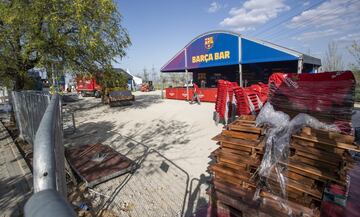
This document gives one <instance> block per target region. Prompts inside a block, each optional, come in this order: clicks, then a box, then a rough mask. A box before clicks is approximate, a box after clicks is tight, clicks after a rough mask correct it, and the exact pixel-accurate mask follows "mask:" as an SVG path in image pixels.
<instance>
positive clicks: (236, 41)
mask: <svg viewBox="0 0 360 217" xmlns="http://www.w3.org/2000/svg"><path fill="white" fill-rule="evenodd" d="M320 65H321V60H320V59H318V58H315V57H311V56H309V55H306V54H303V53H300V52H298V51H295V50H292V49H289V48H285V47H282V46H279V45H276V44H272V43H270V42H266V41H262V40H258V39H254V38H249V37H246V36H243V35H241V34H238V33H234V32H229V31H212V32H207V33H204V34H202V35H199V36H198V37H196V38H195V39H193V40H192V41H191V42H190V43H189V44H187V45H186V46H185V47H184V48H183V49H181V50H180V51H179V52H178V53H177V54H176V55H175V56H174V57H173V58H172V59H170V61H168V62H167V63H166V64H165V65H164V66H163V67H162V68H161V72H188V71H191V72H193V73H195V74H194V81H197V79H196V77H197V75H198V74H199V73H200V74H201V73H209V74H211V73H213V74H215V75H211V76H208V77H212V78H213V79H214V76H215V77H216V76H217V75H218V74H219V73H222V75H219V76H217V78H221V76H227V78H228V79H229V80H235V79H236V80H237V81H238V82H239V83H240V84H241V85H242V84H243V80H249V81H253V83H254V82H256V81H262V79H263V80H266V79H267V77H268V76H269V75H270V74H271V73H273V72H278V71H279V72H287V73H290V72H293V73H304V72H306V73H310V72H314V71H315V70H316V69H317V68H318V67H319V66H320ZM236 72H237V73H236ZM236 74H237V75H236ZM253 77H254V78H253ZM217 78H215V79H217ZM260 78H262V79H260ZM210 82H211V81H210Z"/></svg>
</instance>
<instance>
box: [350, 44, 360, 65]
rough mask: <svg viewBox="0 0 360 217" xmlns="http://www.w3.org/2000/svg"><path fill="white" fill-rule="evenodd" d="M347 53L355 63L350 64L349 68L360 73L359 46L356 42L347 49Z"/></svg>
mask: <svg viewBox="0 0 360 217" xmlns="http://www.w3.org/2000/svg"><path fill="white" fill-rule="evenodd" d="M348 51H349V53H350V54H351V55H352V56H353V57H354V59H355V63H354V64H351V68H352V69H353V70H354V71H356V72H359V71H360V44H359V43H358V42H357V41H353V43H352V44H351V46H350V47H348Z"/></svg>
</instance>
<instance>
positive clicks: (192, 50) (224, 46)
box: [186, 33, 239, 69]
mask: <svg viewBox="0 0 360 217" xmlns="http://www.w3.org/2000/svg"><path fill="white" fill-rule="evenodd" d="M186 53H187V55H186V56H187V68H188V69H193V68H205V67H214V66H223V65H235V64H239V37H238V36H236V35H231V34H226V33H212V34H207V35H204V36H202V37H200V38H198V39H196V40H195V41H193V42H192V43H191V44H190V45H188V47H187V48H186Z"/></svg>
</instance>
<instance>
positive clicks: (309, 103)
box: [269, 71, 356, 133]
mask: <svg viewBox="0 0 360 217" xmlns="http://www.w3.org/2000/svg"><path fill="white" fill-rule="evenodd" d="M355 85H356V82H355V78H354V75H353V73H352V72H351V71H336V72H322V73H317V74H282V73H275V74H272V75H271V76H270V78H269V87H270V92H269V101H270V103H271V104H272V105H273V106H274V108H275V109H276V110H280V111H283V112H285V113H287V114H289V115H290V116H291V117H294V116H295V115H297V114H299V113H307V114H309V115H311V116H313V117H315V118H317V119H318V120H320V121H322V122H325V123H329V124H336V125H337V127H338V128H339V129H340V130H341V131H342V132H347V133H349V132H350V131H351V116H352V109H353V106H354V100H355V98H354V97H355Z"/></svg>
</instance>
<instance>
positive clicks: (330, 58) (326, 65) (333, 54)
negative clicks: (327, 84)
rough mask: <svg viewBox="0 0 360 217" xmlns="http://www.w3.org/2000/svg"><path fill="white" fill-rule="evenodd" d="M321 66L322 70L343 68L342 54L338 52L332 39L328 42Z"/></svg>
mask: <svg viewBox="0 0 360 217" xmlns="http://www.w3.org/2000/svg"><path fill="white" fill-rule="evenodd" d="M322 68H323V71H338V70H343V69H344V63H343V60H342V55H341V54H339V53H338V46H337V43H336V42H334V41H333V42H330V43H329V44H328V48H327V51H326V53H325V57H324V61H323V66H322Z"/></svg>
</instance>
